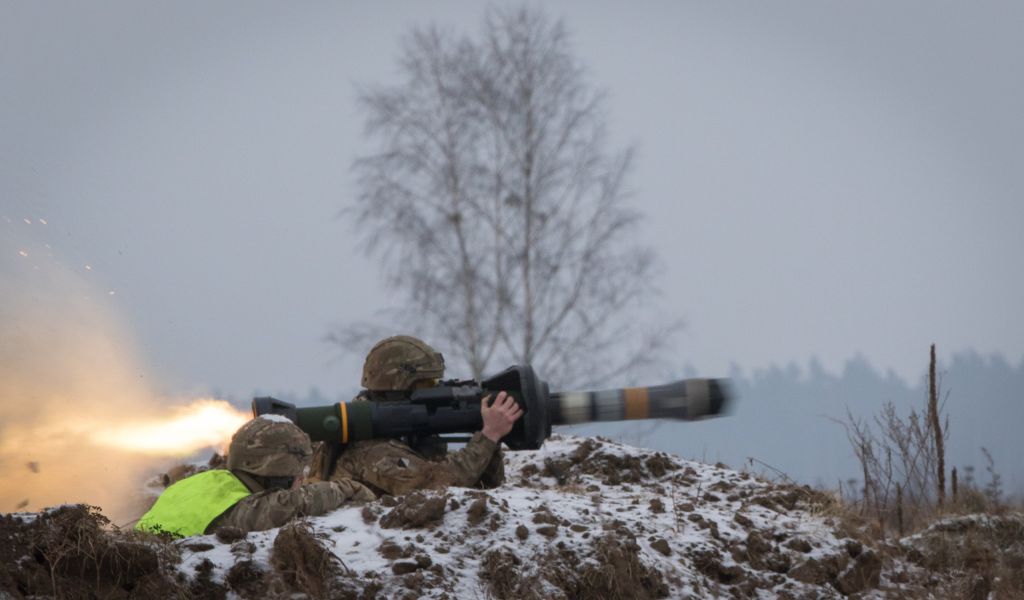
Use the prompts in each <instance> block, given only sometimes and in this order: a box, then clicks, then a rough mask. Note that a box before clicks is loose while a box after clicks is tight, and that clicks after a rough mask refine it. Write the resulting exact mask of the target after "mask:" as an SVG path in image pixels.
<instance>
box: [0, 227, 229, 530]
mask: <svg viewBox="0 0 1024 600" xmlns="http://www.w3.org/2000/svg"><path fill="white" fill-rule="evenodd" d="M25 222H26V223H28V222H29V220H28V219H25ZM42 224H43V225H45V224H46V223H45V221H43V222H42ZM0 229H6V230H12V227H11V223H10V219H8V223H7V224H6V225H5V224H4V223H0ZM0 253H2V255H0V282H2V289H3V301H2V302H0V481H2V482H3V485H0V512H9V511H14V510H38V509H40V508H42V507H46V506H52V505H55V504H62V503H72V502H85V503H89V504H93V505H97V506H100V507H101V508H102V509H103V511H104V513H106V514H107V515H108V516H109V517H111V518H112V520H113V521H114V522H115V523H117V524H125V523H127V522H129V521H131V520H133V519H134V518H137V517H138V516H139V514H140V513H141V511H142V510H144V509H145V507H146V505H147V499H146V495H147V494H146V493H145V490H144V485H143V483H144V481H145V480H146V479H147V478H149V477H151V476H152V475H154V474H156V473H158V472H160V471H162V470H163V469H164V468H166V467H167V466H169V461H170V460H171V457H182V456H186V455H189V454H194V453H196V452H197V451H199V450H201V449H203V448H206V447H214V448H216V449H218V450H220V449H222V448H223V446H224V444H225V443H226V441H227V440H228V439H229V438H230V435H231V432H232V431H234V429H235V428H237V427H238V426H239V425H240V424H241V423H242V422H244V421H245V419H246V415H245V414H244V413H242V412H241V411H239V410H237V409H235V408H233V407H231V406H230V405H229V404H228V403H227V402H223V401H217V400H210V399H206V400H196V399H170V398H166V397H160V396H158V395H157V394H155V393H154V392H153V390H152V389H150V388H149V387H148V386H147V382H148V381H152V380H153V378H152V377H151V375H152V374H150V373H147V372H146V370H145V369H144V367H143V365H141V364H139V362H140V361H139V360H138V359H137V356H138V354H137V353H136V352H135V351H134V350H133V343H132V342H131V336H130V335H129V334H128V332H127V331H126V330H125V328H124V327H123V325H122V324H121V323H120V322H119V321H118V319H117V318H116V315H115V314H114V313H113V299H112V297H111V296H110V295H109V292H108V291H107V290H105V289H103V288H98V287H97V286H96V285H95V284H94V283H93V282H91V281H89V279H92V278H94V277H93V275H94V273H93V272H92V269H91V267H87V266H85V265H82V266H80V267H77V268H70V267H66V266H64V265H62V264H60V263H59V262H58V261H57V260H56V259H55V258H54V257H53V254H52V251H50V249H49V247H48V246H47V245H44V244H42V243H38V242H37V243H36V244H34V245H33V244H31V243H25V242H23V241H22V242H21V243H19V240H18V237H17V236H15V235H4V236H3V239H0Z"/></svg>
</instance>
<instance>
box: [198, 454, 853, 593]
mask: <svg viewBox="0 0 1024 600" xmlns="http://www.w3.org/2000/svg"><path fill="white" fill-rule="evenodd" d="M505 456H506V483H505V484H504V485H503V486H501V487H499V488H497V489H491V490H474V489H465V488H450V489H448V490H446V491H439V492H428V493H427V494H428V495H429V496H434V497H436V496H438V495H442V496H444V497H445V498H446V500H445V502H446V508H445V512H444V515H443V518H442V519H441V521H440V522H439V523H437V524H436V525H428V526H425V527H420V528H411V529H388V528H384V527H383V526H382V525H381V523H380V519H381V517H382V516H384V515H386V514H387V513H388V512H389V511H392V510H395V509H393V508H391V506H393V505H394V504H395V501H396V499H382V500H377V501H375V502H372V503H369V504H368V505H366V506H361V505H360V506H351V507H344V508H341V509H339V510H336V511H334V512H332V513H330V514H328V515H325V516H322V517H316V518H310V519H308V523H309V525H310V526H311V529H312V531H313V532H314V535H315V536H316V537H318V538H319V539H322V541H323V545H324V546H325V547H326V548H328V549H329V550H330V551H331V552H332V553H333V554H334V555H335V556H337V557H338V558H339V559H340V560H341V561H342V563H343V564H344V566H345V567H346V568H347V570H348V572H349V573H350V575H349V577H350V578H353V579H357V580H358V579H364V580H366V581H369V580H371V579H372V580H374V581H376V582H378V583H379V584H380V585H381V586H382V589H381V590H380V593H381V595H382V596H383V597H388V598H391V597H399V596H401V595H403V594H409V593H411V592H410V590H415V594H416V595H418V596H420V597H424V598H444V597H447V598H474V597H489V596H492V595H493V596H496V597H499V598H500V597H506V596H510V595H511V594H512V592H511V591H510V590H508V589H505V590H504V592H503V590H502V588H500V585H499V584H497V583H495V581H494V571H493V564H494V563H493V561H494V560H496V559H497V558H498V557H500V556H503V555H505V556H513V557H515V559H514V560H513V561H512V562H511V563H508V564H512V565H515V567H514V568H515V569H516V572H515V573H514V576H515V577H516V578H517V579H518V580H522V581H529V582H531V585H532V586H533V587H532V589H533V590H534V592H535V593H538V594H540V595H541V596H547V597H559V596H562V597H564V596H566V595H571V594H568V593H567V592H566V589H565V586H566V585H568V584H566V583H565V582H564V581H560V579H559V577H560V576H556V574H554V573H553V572H552V571H551V565H553V564H555V563H558V561H560V560H564V561H567V562H565V563H564V564H570V565H575V566H576V567H577V568H578V569H580V570H585V569H587V568H595V569H600V568H601V564H600V561H601V560H602V558H601V557H602V556H603V555H602V553H601V552H600V551H599V550H598V545H597V544H598V540H600V539H602V538H607V537H609V536H611V537H613V538H614V539H615V540H616V541H617V542H616V543H620V544H621V545H622V546H621V547H623V548H631V550H630V552H632V553H635V556H636V559H637V560H639V563H641V564H642V565H645V566H646V567H647V568H649V569H650V570H651V571H652V572H654V573H656V574H660V579H661V587H660V588H659V587H658V586H657V585H655V584H652V587H651V588H650V590H647V591H645V592H644V594H647V593H648V592H649V593H650V594H649V595H650V597H655V596H665V595H667V597H672V598H687V597H708V596H724V595H731V594H730V593H729V592H730V588H732V587H733V586H738V587H740V588H741V589H742V591H743V592H744V595H749V596H752V597H760V598H776V597H780V596H787V595H789V596H802V595H804V594H813V595H814V596H815V597H841V596H842V595H843V594H841V593H840V591H839V590H838V589H837V585H838V584H837V583H836V579H837V577H838V576H839V574H840V573H842V572H845V571H849V570H850V569H851V568H852V565H854V564H855V563H856V560H857V559H856V555H857V554H858V552H857V551H856V549H855V548H854V544H855V543H854V542H853V541H852V540H848V539H840V538H839V537H837V534H836V533H835V530H834V528H833V527H832V526H831V525H830V524H829V522H828V519H827V518H826V517H823V516H820V515H818V514H815V513H813V512H812V511H810V510H808V508H809V506H808V505H805V503H804V498H803V497H802V496H801V493H802V492H801V491H800V490H799V489H798V488H793V489H790V488H784V487H782V488H780V487H779V486H775V485H773V484H770V483H767V482H763V481H759V480H757V479H755V478H754V477H752V476H750V475H749V474H745V473H739V472H736V471H733V470H729V469H726V468H719V467H714V466H709V465H705V464H701V463H697V462H692V461H686V460H682V459H679V458H677V457H674V456H669V455H666V454H662V453H656V452H652V451H646V450H640V449H637V448H632V447H629V446H624V445H620V444H616V443H614V442H610V441H607V440H599V441H595V440H592V439H588V438H579V437H569V436H565V437H562V436H555V437H554V438H552V439H550V440H548V441H547V443H545V445H544V447H543V448H541V449H540V450H537V451H520V452H506V454H505ZM397 500H398V502H402V501H403V499H397ZM389 505H390V506H389ZM277 533H278V530H270V531H265V532H257V533H251V534H249V535H248V537H247V541H248V542H251V543H252V544H253V545H254V546H255V550H254V551H253V552H251V553H249V552H246V551H245V549H244V548H242V549H241V550H239V546H238V543H237V542H236V548H235V550H234V551H233V550H232V546H231V545H229V544H225V543H222V542H220V541H218V539H217V538H216V537H215V536H200V537H194V538H189V539H188V540H183V541H181V542H178V544H180V545H181V546H182V548H183V562H182V563H181V565H180V567H179V568H180V570H181V571H182V572H184V573H185V574H186V575H188V576H190V577H192V576H194V575H195V572H196V567H197V566H198V565H199V564H200V563H202V562H203V561H204V560H206V559H208V560H209V561H211V562H212V563H213V565H214V568H213V573H212V577H213V579H214V581H218V582H219V581H224V577H225V574H226V572H227V571H228V570H229V569H230V568H231V567H232V565H234V564H235V563H236V562H237V561H239V560H243V559H246V560H251V561H253V563H254V564H255V565H256V566H257V567H259V568H262V569H265V570H269V569H270V566H269V563H270V553H271V548H272V546H273V542H274V539H275V537H276V536H277ZM189 546H192V547H195V548H199V549H202V548H205V547H207V546H209V547H210V549H206V550H199V551H193V550H189V549H188V547H189ZM385 555H387V556H385ZM424 556H425V557H427V560H424V559H423V558H422V557H424ZM399 562H403V563H417V564H414V565H412V566H405V567H404V568H403V567H402V566H401V565H399V566H396V563H399ZM833 563H835V564H833ZM559 564H562V563H559ZM510 568H511V567H510ZM488 569H491V570H490V571H488ZM488 573H490V574H488ZM569 575H570V576H571V574H569ZM653 577H655V578H657V577H659V575H653ZM411 578H415V579H416V581H413V579H411ZM494 586H498V587H494ZM559 586H562V587H559ZM639 597H645V596H639Z"/></svg>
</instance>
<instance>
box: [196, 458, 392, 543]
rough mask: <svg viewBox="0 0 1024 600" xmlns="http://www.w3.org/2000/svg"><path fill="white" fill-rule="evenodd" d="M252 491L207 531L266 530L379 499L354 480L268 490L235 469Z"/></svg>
mask: <svg viewBox="0 0 1024 600" xmlns="http://www.w3.org/2000/svg"><path fill="white" fill-rule="evenodd" d="M232 473H233V474H234V475H235V476H236V477H238V478H239V479H240V480H241V481H242V483H244V484H245V485H246V487H248V488H249V489H250V490H251V491H252V492H253V494H252V495H251V496H247V497H245V498H243V499H241V500H239V501H238V502H237V503H236V504H235V505H234V506H232V507H231V508H229V509H228V510H227V512H225V513H224V514H222V515H220V516H219V517H217V518H216V519H214V521H213V522H212V523H210V525H209V527H207V531H208V532H212V531H214V530H216V529H217V528H218V527H225V526H229V527H237V528H239V529H241V530H242V531H263V530H265V529H273V528H274V527H280V526H282V525H284V524H285V523H287V522H288V521H290V520H292V519H294V518H296V517H303V516H318V515H323V514H326V513H328V512H330V511H332V510H334V509H336V508H338V507H340V506H342V505H343V504H345V503H346V502H348V501H350V500H352V501H362V502H368V501H370V500H374V499H376V496H374V494H373V492H371V491H370V490H368V489H367V488H366V487H365V486H363V485H362V484H359V483H356V482H355V481H348V480H339V481H329V482H328V481H321V482H318V483H310V484H306V485H303V486H300V487H298V488H294V489H290V490H268V489H263V487H262V486H261V485H260V484H259V482H258V481H256V480H255V479H254V478H253V477H250V476H248V475H247V474H246V473H244V472H242V471H232Z"/></svg>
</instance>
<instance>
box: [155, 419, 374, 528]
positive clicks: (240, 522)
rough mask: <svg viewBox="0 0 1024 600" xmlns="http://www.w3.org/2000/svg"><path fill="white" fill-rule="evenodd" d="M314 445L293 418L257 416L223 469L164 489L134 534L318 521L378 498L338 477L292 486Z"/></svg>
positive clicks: (233, 441) (237, 439)
mask: <svg viewBox="0 0 1024 600" xmlns="http://www.w3.org/2000/svg"><path fill="white" fill-rule="evenodd" d="M311 455H312V446H311V444H310V441H309V436H308V435H306V433H305V432H303V431H302V430H301V429H299V428H298V427H297V426H296V425H295V424H293V423H292V422H291V421H288V420H287V419H285V418H283V417H279V416H276V415H264V416H262V417H258V418H255V419H253V420H251V421H249V422H247V423H246V424H245V425H243V426H242V427H241V428H239V429H238V431H236V432H235V435H234V436H233V437H232V438H231V445H230V446H229V448H228V459H227V467H228V468H227V469H226V470H225V469H213V470H209V471H203V472H201V473H197V474H195V475H192V476H191V477H187V478H185V479H182V480H181V481H178V482H176V483H174V484H173V485H171V486H170V487H168V488H167V489H166V490H164V492H163V494H161V495H160V497H159V498H158V499H157V501H156V504H154V505H153V507H152V508H150V509H149V511H148V512H147V513H146V514H145V515H143V516H142V518H141V519H139V521H138V522H137V523H136V524H135V529H138V530H141V531H149V532H154V533H157V532H167V533H171V534H173V535H176V536H190V535H201V534H203V533H212V532H213V531H215V530H216V529H217V528H219V527H223V526H231V527H237V528H239V529H241V530H242V531H246V532H248V531H262V530H266V529H272V528H274V527H280V526H281V525H284V524H285V523H287V522H288V521H289V520H291V519H293V518H295V517H299V516H319V515H322V514H325V513H328V512H330V511H332V510H334V509H336V508H338V507H340V506H342V505H343V504H345V503H346V502H348V501H370V500H374V499H375V498H376V496H375V495H374V494H373V492H371V491H370V490H369V489H367V488H366V487H365V486H364V485H362V484H360V483H358V482H355V481H352V480H350V479H344V478H339V479H336V480H333V481H323V482H318V483H312V484H307V485H301V486H297V485H296V483H298V482H299V481H301V480H300V478H301V476H302V474H303V471H304V470H305V468H306V467H307V466H308V464H309V459H310V456H311Z"/></svg>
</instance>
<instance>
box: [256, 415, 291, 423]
mask: <svg viewBox="0 0 1024 600" xmlns="http://www.w3.org/2000/svg"><path fill="white" fill-rule="evenodd" d="M259 418H261V419H266V420H268V421H273V422H274V423H291V422H292V420H291V419H289V418H288V417H286V416H284V415H276V414H274V413H267V414H263V415H260V416H259Z"/></svg>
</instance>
